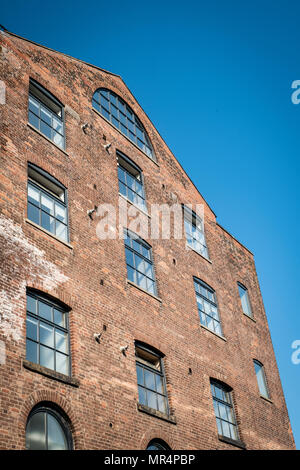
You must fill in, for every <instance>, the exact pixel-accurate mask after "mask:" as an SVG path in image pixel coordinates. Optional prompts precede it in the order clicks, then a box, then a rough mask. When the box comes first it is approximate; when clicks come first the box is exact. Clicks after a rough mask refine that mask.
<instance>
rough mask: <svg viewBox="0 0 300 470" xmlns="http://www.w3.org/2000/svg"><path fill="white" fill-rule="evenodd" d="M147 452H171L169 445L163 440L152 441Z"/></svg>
mask: <svg viewBox="0 0 300 470" xmlns="http://www.w3.org/2000/svg"><path fill="white" fill-rule="evenodd" d="M146 450H171V449H170V447H169V446H168V444H166V443H165V442H164V441H162V440H161V439H152V441H150V442H149V444H148V445H147V449H146Z"/></svg>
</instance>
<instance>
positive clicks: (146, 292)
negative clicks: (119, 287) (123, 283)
mask: <svg viewBox="0 0 300 470" xmlns="http://www.w3.org/2000/svg"><path fill="white" fill-rule="evenodd" d="M127 284H129V285H130V286H133V287H136V288H137V289H138V290H140V291H141V292H144V293H145V294H148V295H150V297H153V299H155V300H158V302H160V303H162V300H161V299H160V298H159V297H157V296H156V295H154V294H151V292H148V291H147V290H146V289H143V288H142V287H140V286H138V285H137V284H135V283H134V282H132V281H129V279H127Z"/></svg>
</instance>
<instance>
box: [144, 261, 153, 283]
mask: <svg viewBox="0 0 300 470" xmlns="http://www.w3.org/2000/svg"><path fill="white" fill-rule="evenodd" d="M144 269H145V274H146V276H148V277H150V278H151V279H153V277H154V276H153V267H152V264H150V263H148V262H147V261H144Z"/></svg>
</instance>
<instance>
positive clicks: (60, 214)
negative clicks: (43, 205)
mask: <svg viewBox="0 0 300 470" xmlns="http://www.w3.org/2000/svg"><path fill="white" fill-rule="evenodd" d="M55 217H56V218H57V219H58V220H59V221H60V222H64V223H65V224H66V223H67V210H66V208H65V207H64V206H62V205H61V204H57V203H55Z"/></svg>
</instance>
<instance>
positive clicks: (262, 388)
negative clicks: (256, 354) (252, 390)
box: [253, 359, 270, 399]
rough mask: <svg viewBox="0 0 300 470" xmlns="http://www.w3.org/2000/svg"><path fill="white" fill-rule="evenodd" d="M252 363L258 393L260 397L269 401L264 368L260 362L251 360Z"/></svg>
mask: <svg viewBox="0 0 300 470" xmlns="http://www.w3.org/2000/svg"><path fill="white" fill-rule="evenodd" d="M253 363H254V370H255V374H256V379H257V385H258V388H259V393H260V395H261V396H262V397H264V398H268V399H270V394H269V390H268V386H267V380H266V374H265V369H264V366H263V365H262V363H261V362H259V361H257V360H256V359H253Z"/></svg>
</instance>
